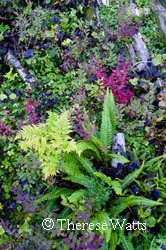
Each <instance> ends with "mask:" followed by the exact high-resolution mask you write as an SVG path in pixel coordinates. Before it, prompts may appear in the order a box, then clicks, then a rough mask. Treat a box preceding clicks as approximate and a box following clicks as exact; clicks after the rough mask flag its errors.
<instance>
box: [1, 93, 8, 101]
mask: <svg viewBox="0 0 166 250" xmlns="http://www.w3.org/2000/svg"><path fill="white" fill-rule="evenodd" d="M7 98H8V97H7V95H5V94H0V100H1V101H3V100H5V99H7Z"/></svg>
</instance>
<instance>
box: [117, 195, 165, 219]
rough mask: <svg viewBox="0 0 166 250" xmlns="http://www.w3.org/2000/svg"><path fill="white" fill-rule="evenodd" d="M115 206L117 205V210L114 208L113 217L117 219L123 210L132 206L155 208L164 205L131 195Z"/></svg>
mask: <svg viewBox="0 0 166 250" xmlns="http://www.w3.org/2000/svg"><path fill="white" fill-rule="evenodd" d="M114 205H116V208H115V209H114V208H112V215H113V216H114V217H115V218H116V217H117V216H118V215H119V214H120V213H121V212H122V211H123V210H125V209H126V208H128V207H130V206H135V205H139V206H147V207H153V206H159V205H162V203H160V202H158V201H153V200H150V199H147V198H144V197H141V196H133V195H130V196H128V197H120V198H118V199H117V200H116V201H115V202H114Z"/></svg>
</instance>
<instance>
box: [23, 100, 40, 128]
mask: <svg viewBox="0 0 166 250" xmlns="http://www.w3.org/2000/svg"><path fill="white" fill-rule="evenodd" d="M37 106H38V102H37V101H33V100H32V98H28V99H27V102H26V104H25V113H26V114H27V116H28V122H29V124H30V125H32V124H37V123H38V122H39V117H38V114H37V112H36V108H37Z"/></svg>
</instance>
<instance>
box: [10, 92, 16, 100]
mask: <svg viewBox="0 0 166 250" xmlns="http://www.w3.org/2000/svg"><path fill="white" fill-rule="evenodd" d="M9 98H10V99H11V100H15V99H16V98H17V96H16V94H14V93H12V94H11V95H9Z"/></svg>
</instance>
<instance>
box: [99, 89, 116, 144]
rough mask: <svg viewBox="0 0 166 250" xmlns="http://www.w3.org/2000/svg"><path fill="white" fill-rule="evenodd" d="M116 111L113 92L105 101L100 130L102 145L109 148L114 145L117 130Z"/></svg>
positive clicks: (107, 95)
mask: <svg viewBox="0 0 166 250" xmlns="http://www.w3.org/2000/svg"><path fill="white" fill-rule="evenodd" d="M115 114H116V111H115V103H114V97H113V95H112V92H109V90H108V89H107V93H106V96H105V100H104V107H103V112H102V122H101V128H100V140H101V141H102V143H103V144H104V145H105V146H106V147H107V148H109V147H110V146H111V145H112V141H113V136H114V133H115V129H116V116H115Z"/></svg>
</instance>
